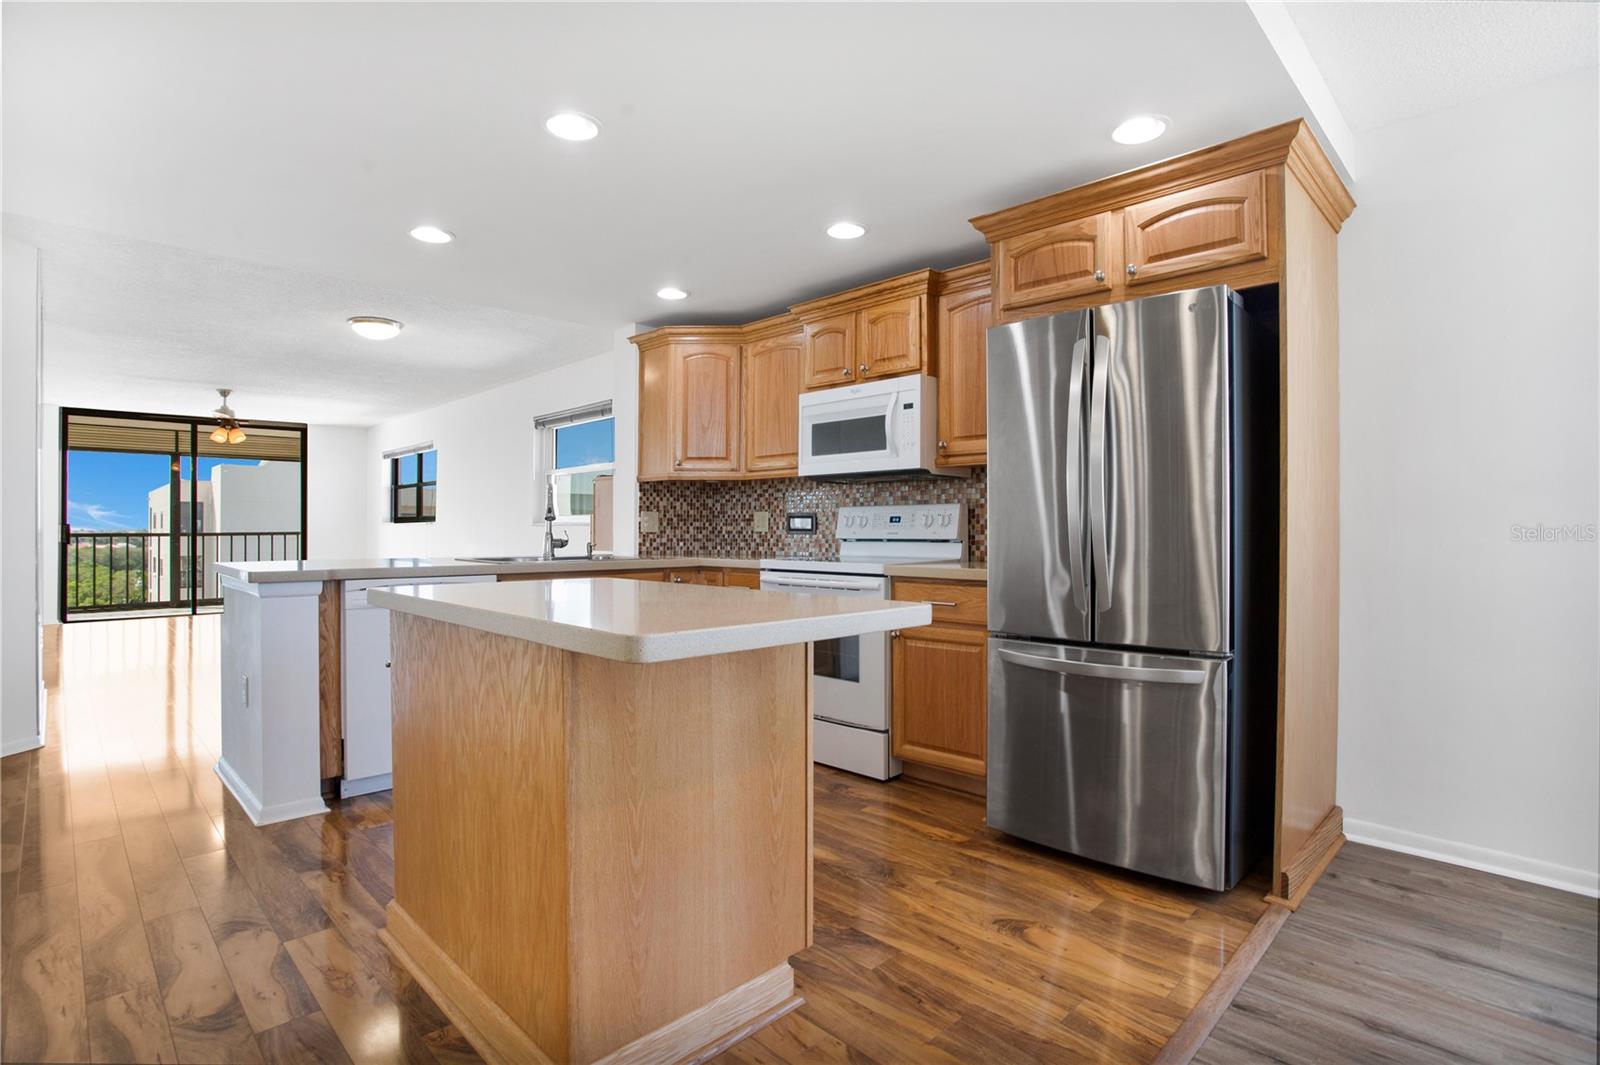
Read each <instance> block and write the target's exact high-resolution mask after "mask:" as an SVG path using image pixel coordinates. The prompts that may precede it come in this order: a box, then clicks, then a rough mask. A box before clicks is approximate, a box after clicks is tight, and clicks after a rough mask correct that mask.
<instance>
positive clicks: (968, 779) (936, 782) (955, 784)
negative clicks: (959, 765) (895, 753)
mask: <svg viewBox="0 0 1600 1065" xmlns="http://www.w3.org/2000/svg"><path fill="white" fill-rule="evenodd" d="M900 775H901V776H903V777H905V778H906V779H907V780H915V781H917V782H918V783H920V784H932V785H933V786H934V787H937V788H948V789H949V790H951V791H959V792H961V793H963V794H965V795H976V796H978V797H979V798H980V799H981V798H986V797H987V796H988V794H989V790H988V787H989V785H988V781H986V780H985V779H984V778H983V777H975V776H973V775H971V774H970V773H957V772H955V771H953V770H950V769H943V768H940V767H939V766H933V765H923V764H921V763H920V762H902V763H901V764H900Z"/></svg>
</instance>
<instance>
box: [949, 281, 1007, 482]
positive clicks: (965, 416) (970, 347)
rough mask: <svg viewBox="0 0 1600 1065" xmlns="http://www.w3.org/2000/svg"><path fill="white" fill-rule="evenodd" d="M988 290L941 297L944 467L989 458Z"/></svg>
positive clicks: (991, 319) (990, 304)
mask: <svg viewBox="0 0 1600 1065" xmlns="http://www.w3.org/2000/svg"><path fill="white" fill-rule="evenodd" d="M993 312H994V301H993V299H992V298H991V296H990V293H989V287H988V286H987V285H985V286H983V287H982V288H977V289H969V290H967V291H965V292H950V293H946V294H945V295H943V296H940V297H939V363H938V372H939V459H938V462H939V465H941V466H971V465H982V464H983V463H984V462H987V461H988V458H989V410H988V405H989V384H988V373H989V371H988V364H989V360H988V355H987V351H988V341H989V337H988V329H989V327H990V326H991V325H993V324H994V313H993Z"/></svg>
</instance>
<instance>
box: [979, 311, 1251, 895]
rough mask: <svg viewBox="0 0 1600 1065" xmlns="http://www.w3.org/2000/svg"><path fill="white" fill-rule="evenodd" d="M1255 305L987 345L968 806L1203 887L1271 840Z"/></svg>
mask: <svg viewBox="0 0 1600 1065" xmlns="http://www.w3.org/2000/svg"><path fill="white" fill-rule="evenodd" d="M1275 307H1276V304H1275V302H1273V303H1270V306H1269V304H1267V303H1263V304H1262V306H1261V307H1260V308H1258V310H1259V311H1260V313H1259V314H1258V315H1252V314H1251V313H1249V312H1247V310H1246V307H1245V300H1244V298H1243V297H1241V295H1240V294H1238V293H1235V292H1233V291H1231V290H1229V289H1227V288H1225V287H1221V286H1218V287H1213V288H1204V289H1194V290H1189V291H1184V292H1173V293H1168V294H1166V295H1161V296H1151V297H1147V298H1145V299H1140V300H1134V301H1130V302H1126V303H1117V304H1112V305H1109V306H1104V307H1095V308H1089V309H1085V310H1081V311H1070V312H1067V313H1064V314H1057V315H1054V316H1051V317H1047V318H1036V319H1032V320H1030V321H1024V322H1017V323H1013V324H1009V325H1001V326H996V327H994V328H992V329H990V330H989V337H988V341H989V343H988V386H989V475H988V476H989V487H988V509H989V525H988V528H989V532H988V537H989V561H988V567H989V630H990V638H989V645H988V653H989V661H988V666H989V693H988V697H989V706H988V719H989V725H988V728H989V735H988V785H987V786H988V821H989V824H990V825H992V826H993V827H995V828H997V829H1000V830H1002V831H1004V832H1007V833H1010V834H1012V835H1015V836H1019V837H1022V838H1024V839H1028V840H1033V841H1035V842H1038V843H1042V844H1045V845H1047V846H1050V847H1053V848H1056V849H1058V850H1063V851H1068V852H1071V853H1073V854H1078V855H1082V856H1083V857H1086V858H1091V859H1094V860H1096V861H1101V862H1106V863H1109V864H1111V865H1116V866H1120V867H1123V868H1126V869H1133V870H1138V871H1141V872H1145V873H1150V874H1153V875H1155V876H1159V877H1165V878H1168V879H1171V880H1177V881H1182V882H1184V883H1188V884H1195V885H1199V886H1201V887H1206V888H1211V889H1214V890H1221V889H1224V888H1228V887H1231V886H1233V884H1235V883H1236V882H1237V881H1238V880H1239V879H1240V877H1241V876H1242V875H1243V874H1244V873H1245V872H1246V871H1248V869H1249V867H1250V865H1251V864H1253V862H1254V861H1255V860H1256V859H1257V858H1258V857H1259V856H1260V853H1261V851H1262V848H1263V847H1264V846H1265V844H1266V842H1267V840H1269V839H1270V817H1271V813H1272V809H1271V807H1272V803H1273V792H1272V764H1273V762H1274V758H1275V754H1274V751H1275V730H1276V705H1277V703H1276V688H1277V684H1276V660H1277V635H1276V633H1277V625H1276V621H1277V606H1276V602H1277V579H1278V565H1277V559H1278V543H1277V536H1278V522H1277V500H1278V430H1277V390H1278V384H1277V382H1278V369H1277V359H1278V347H1277V344H1276V342H1275V340H1274V339H1273V337H1272V336H1271V333H1270V324H1264V323H1263V319H1270V317H1271V316H1272V314H1273V313H1274V311H1273V309H1275Z"/></svg>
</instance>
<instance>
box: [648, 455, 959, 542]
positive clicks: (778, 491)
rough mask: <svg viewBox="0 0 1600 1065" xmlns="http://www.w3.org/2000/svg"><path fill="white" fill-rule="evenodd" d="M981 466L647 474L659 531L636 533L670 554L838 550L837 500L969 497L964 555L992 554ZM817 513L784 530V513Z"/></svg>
mask: <svg viewBox="0 0 1600 1065" xmlns="http://www.w3.org/2000/svg"><path fill="white" fill-rule="evenodd" d="M986 474H987V471H986V470H985V469H984V468H983V467H981V466H980V467H977V468H976V469H974V470H973V475H972V476H971V477H968V478H959V477H929V478H919V479H916V480H904V481H871V482H867V481H850V482H847V483H842V484H841V483H835V482H832V481H813V480H806V479H803V478H798V477H792V478H787V479H784V480H772V481H648V482H645V483H644V484H641V485H639V510H640V512H641V513H642V512H644V511H651V510H653V511H655V512H656V513H657V514H659V515H660V516H661V525H660V531H659V532H654V533H640V534H639V555H640V556H641V557H643V558H670V557H672V556H675V555H709V556H713V557H719V558H771V557H781V556H786V555H793V556H797V557H800V558H838V557H839V541H838V540H837V539H836V538H835V537H836V535H837V534H836V532H835V521H836V520H837V517H838V514H839V508H840V507H867V506H888V505H893V504H903V503H965V504H966V507H967V558H968V559H969V560H970V561H972V562H976V563H982V562H985V561H987V559H988V531H989V511H988V503H987V496H988V485H987V477H986ZM758 510H764V511H766V512H767V513H768V514H769V515H770V523H769V526H768V530H767V531H766V532H764V533H758V532H756V531H755V530H754V529H753V528H752V527H751V524H752V520H751V519H752V516H753V515H754V514H755V512H756V511H758ZM791 513H794V514H815V515H816V516H817V531H816V532H814V533H790V532H785V531H784V520H783V519H784V515H785V514H791Z"/></svg>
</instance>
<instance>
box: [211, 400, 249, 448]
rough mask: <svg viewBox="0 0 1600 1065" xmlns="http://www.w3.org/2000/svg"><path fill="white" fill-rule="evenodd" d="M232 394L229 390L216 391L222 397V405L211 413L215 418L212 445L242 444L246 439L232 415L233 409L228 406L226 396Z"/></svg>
mask: <svg viewBox="0 0 1600 1065" xmlns="http://www.w3.org/2000/svg"><path fill="white" fill-rule="evenodd" d="M232 392H233V389H231V388H219V389H217V394H218V395H220V396H221V397H222V405H221V406H220V407H218V408H217V409H216V410H215V411H213V412H212V413H213V414H215V415H216V416H217V427H216V428H215V429H213V430H212V432H211V442H212V443H213V444H242V443H244V442H245V440H247V439H248V437H246V436H245V433H244V430H243V429H241V428H239V419H238V417H237V416H236V415H235V414H234V413H233V408H232V407H230V406H228V396H229V395H230V394H232Z"/></svg>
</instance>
